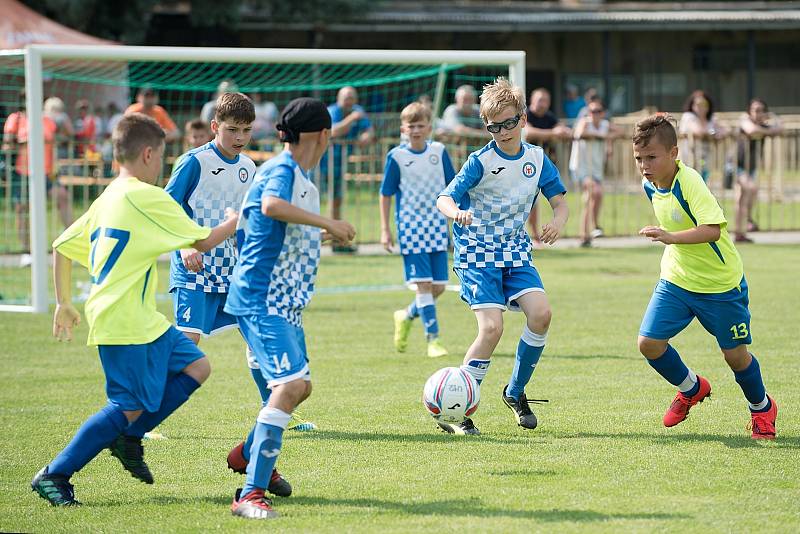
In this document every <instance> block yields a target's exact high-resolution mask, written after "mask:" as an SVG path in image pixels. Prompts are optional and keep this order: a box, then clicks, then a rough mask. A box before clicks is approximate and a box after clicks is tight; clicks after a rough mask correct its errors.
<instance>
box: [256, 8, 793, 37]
mask: <svg viewBox="0 0 800 534" xmlns="http://www.w3.org/2000/svg"><path fill="white" fill-rule="evenodd" d="M241 27H242V29H266V28H270V29H292V30H308V29H312V28H320V29H324V30H326V31H341V32H419V31H428V32H445V31H447V32H452V31H462V32H464V31H466V32H469V31H504V32H524V33H536V32H585V31H643V30H648V31H653V30H665V31H675V30H794V29H800V2H796V1H790V2H780V1H779V2H768V1H761V2H600V1H594V2H586V1H583V2H581V1H572V2H567V1H564V2H528V1H520V0H516V1H514V0H512V1H502V0H498V1H487V0H479V1H470V0H438V1H437V0H427V1H417V0H395V1H392V0H389V1H386V2H383V3H382V4H380V5H379V6H378V7H377V8H375V9H374V10H372V11H370V12H369V13H367V14H365V15H363V16H361V17H360V18H359V20H357V21H338V22H334V23H331V24H324V23H323V24H322V25H320V23H314V22H312V21H308V22H305V21H303V22H294V23H286V22H280V23H277V22H272V21H270V20H269V19H268V17H263V16H259V14H258V13H257V12H256V13H250V14H248V17H246V18H245V20H244V21H243V22H242V25H241Z"/></svg>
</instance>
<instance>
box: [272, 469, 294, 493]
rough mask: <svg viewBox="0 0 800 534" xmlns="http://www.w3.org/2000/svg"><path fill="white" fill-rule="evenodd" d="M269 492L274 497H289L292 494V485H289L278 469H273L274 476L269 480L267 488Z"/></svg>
mask: <svg viewBox="0 0 800 534" xmlns="http://www.w3.org/2000/svg"><path fill="white" fill-rule="evenodd" d="M267 491H268V492H270V493H271V494H273V495H277V496H278V497H288V496H290V495H291V494H292V485H291V484H289V481H288V480H286V479H285V478H283V476H282V475H281V474H280V473H278V470H277V469H273V470H272V476H271V477H270V479H269V485H268V486H267Z"/></svg>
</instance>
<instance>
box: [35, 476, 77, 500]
mask: <svg viewBox="0 0 800 534" xmlns="http://www.w3.org/2000/svg"><path fill="white" fill-rule="evenodd" d="M47 469H48V468H47V467H44V468H42V470H41V471H39V472H38V473H36V476H35V477H33V480H31V489H32V490H33V491H35V492H36V493H37V494H39V497H41V498H42V499H44V500H46V501H47V502H49V503H50V504H51V505H53V506H80V504H81V503H80V502H79V501H77V500H76V499H75V490H74V489H73V487H72V484H70V483H69V478H67V477H65V476H64V475H51V474H49V473H48V472H47Z"/></svg>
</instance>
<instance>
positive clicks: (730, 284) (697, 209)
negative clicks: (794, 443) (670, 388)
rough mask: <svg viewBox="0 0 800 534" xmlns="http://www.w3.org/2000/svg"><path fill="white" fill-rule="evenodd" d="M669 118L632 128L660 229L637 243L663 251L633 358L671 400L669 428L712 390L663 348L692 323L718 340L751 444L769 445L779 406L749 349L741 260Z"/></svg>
mask: <svg viewBox="0 0 800 534" xmlns="http://www.w3.org/2000/svg"><path fill="white" fill-rule="evenodd" d="M677 144H678V141H677V136H676V134H675V128H674V127H673V125H672V124H671V123H670V118H669V117H668V116H664V115H654V116H651V117H649V118H647V119H644V120H642V121H640V122H639V123H637V124H636V127H635V130H634V134H633V155H634V159H635V160H636V164H637V167H638V168H639V172H641V174H642V177H643V179H642V185H643V186H644V190H645V193H647V196H648V197H649V198H650V201H651V202H652V204H653V210H654V211H655V215H656V219H657V220H658V224H659V226H645V227H644V228H642V229H641V230H640V231H639V234H640V235H643V236H645V237H649V238H650V239H651V240H652V241H658V242H661V243H664V244H665V245H666V249H665V250H664V256H663V257H662V259H661V280H659V282H658V284H657V285H656V288H655V290H654V291H653V296H652V298H651V299H650V304H649V306H648V307H647V311H646V312H645V315H644V319H643V320H642V325H641V327H640V329H639V351H641V353H642V354H643V355H644V357H645V358H647V363H649V364H650V366H651V367H653V369H655V370H656V371H657V372H658V374H660V375H661V376H663V377H664V378H665V379H666V380H667V381H668V382H670V383H671V384H672V385H674V386H677V387H678V390H679V391H678V394H677V395H676V396H675V399H674V400H673V401H672V404H671V405H670V407H669V409H668V410H667V412H666V414H665V415H664V426H667V427H671V426H675V425H677V424H678V423H680V422H681V421H683V420H684V419H686V417H687V416H688V415H689V409H690V408H691V407H692V406H694V405H695V404H697V403H698V402H702V401H703V399H705V398H706V397H709V396H711V385H710V384H709V383H708V380H706V379H705V378H703V377H702V376H698V375H696V374H695V373H694V372H693V371H692V370H691V369H689V368H688V367H687V366H686V365H685V364H684V363H683V361H682V360H681V357H680V355H679V354H678V352H677V351H676V350H675V349H674V348H673V347H672V346H671V345H670V344H669V340H670V338H672V337H674V336H675V335H677V334H678V333H679V332H680V331H681V330H683V329H684V328H686V326H688V324H689V323H690V322H691V321H692V319H694V318H695V317H697V319H698V321H700V324H702V325H703V327H704V328H705V329H706V330H707V331H708V332H709V333H710V334H712V335H713V336H714V337H716V338H717V343H718V344H719V347H720V349H721V350H722V354H723V355H724V356H725V361H726V362H727V363H728V365H729V366H730V368H731V369H732V370H733V374H734V377H735V378H736V382H737V383H738V384H739V386H740V387H741V388H742V391H743V392H744V396H745V398H747V401H748V403H749V405H750V413H751V419H752V421H751V429H752V437H753V439H775V418H776V416H777V414H778V405H777V404H776V403H775V401H774V400H773V399H772V398H771V397H770V396H768V395H767V392H766V389H765V388H764V382H763V380H762V378H761V369H760V367H759V365H758V360H756V358H755V356H753V354H751V353H750V352H749V351H748V350H747V346H748V345H749V344H750V343H751V342H752V338H751V335H750V310H749V309H748V302H749V300H748V293H747V282H746V281H745V278H744V271H743V268H742V260H741V258H740V257H739V253H738V252H737V251H736V248H735V247H734V246H733V243H732V242H731V238H730V236H729V235H728V230H727V226H728V222H727V221H726V220H725V216H724V215H723V213H722V208H720V206H719V204H718V203H717V200H716V199H715V198H714V195H713V194H711V191H709V189H708V187H707V186H706V184H705V182H703V179H702V178H701V176H700V174H698V172H697V171H695V170H694V169H692V168H690V167H687V166H686V165H684V164H683V163H682V162H681V161H680V160H678V159H676V158H677V157H678V147H677Z"/></svg>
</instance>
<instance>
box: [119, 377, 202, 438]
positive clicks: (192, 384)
mask: <svg viewBox="0 0 800 534" xmlns="http://www.w3.org/2000/svg"><path fill="white" fill-rule="evenodd" d="M199 387H200V384H199V383H198V382H197V380H195V379H194V378H192V377H191V376H189V375H187V374H186V373H178V374H176V375H174V376H172V377H171V378H169V379H168V380H167V385H166V386H165V387H164V397H163V398H162V399H161V406H159V408H158V411H157V412H144V413H142V415H140V416H139V419H137V420H136V421H134V422H133V423H131V426H129V427H128V429H127V430H126V431H125V435H126V436H133V437H137V438H141V437H142V436H144V435H145V433H146V432H150V431H151V430H153V429H154V428H155V427H157V426H158V425H159V424H160V423H161V422H162V421H163V420H164V419H166V418H167V417H169V415H170V414H171V413H172V412H174V411H175V410H177V409H178V408H179V407H180V406H181V405H182V404H183V403H184V402H186V401H187V400H189V396H190V395H191V394H192V393H194V392H195V390H197V388H199Z"/></svg>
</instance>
